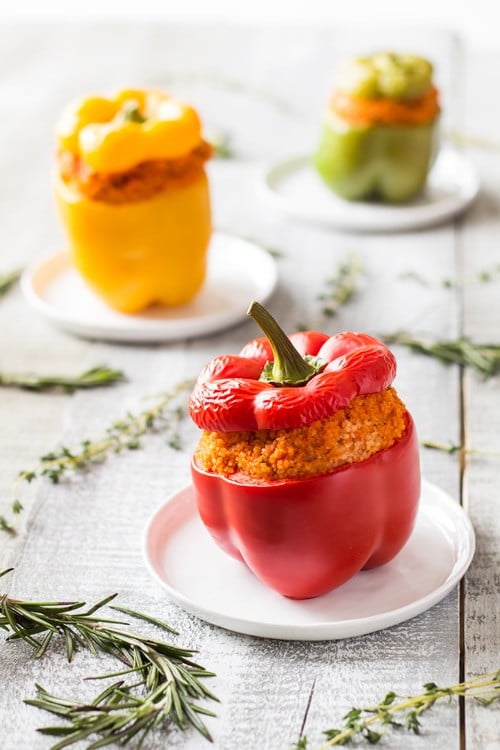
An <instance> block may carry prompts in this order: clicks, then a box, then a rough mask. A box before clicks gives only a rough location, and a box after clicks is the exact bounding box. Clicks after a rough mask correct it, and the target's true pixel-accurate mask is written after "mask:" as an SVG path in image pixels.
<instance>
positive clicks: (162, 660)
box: [0, 570, 218, 750]
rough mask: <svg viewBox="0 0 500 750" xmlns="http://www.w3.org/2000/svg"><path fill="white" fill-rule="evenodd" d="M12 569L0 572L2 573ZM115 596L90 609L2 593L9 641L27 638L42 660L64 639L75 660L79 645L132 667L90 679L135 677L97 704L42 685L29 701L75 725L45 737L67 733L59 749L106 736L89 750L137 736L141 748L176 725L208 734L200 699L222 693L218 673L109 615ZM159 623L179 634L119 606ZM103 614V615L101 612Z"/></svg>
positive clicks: (1, 613)
mask: <svg viewBox="0 0 500 750" xmlns="http://www.w3.org/2000/svg"><path fill="white" fill-rule="evenodd" d="M8 572H9V570H7V571H3V573H0V577H1V576H2V575H5V574H6V573H8ZM115 597H116V594H113V595H112V596H108V597H106V598H104V599H102V600H101V601H99V602H97V603H96V604H94V605H92V606H90V607H88V608H87V605H86V604H85V602H79V601H74V602H67V601H62V602H51V601H49V602H33V601H23V600H20V599H14V598H11V597H9V596H7V594H3V595H0V628H2V629H3V630H5V631H7V632H8V633H9V636H8V638H7V641H8V642H16V641H20V640H22V641H24V642H26V643H28V644H29V645H30V646H31V647H32V648H33V652H34V656H35V658H40V657H42V656H43V654H44V653H45V652H46V651H47V648H48V646H49V644H50V643H51V642H52V641H53V639H55V640H56V641H57V637H58V636H59V637H60V639H61V642H62V643H63V644H64V647H65V651H66V657H67V659H68V661H69V662H70V661H71V660H72V658H73V655H74V653H75V651H76V650H78V649H89V650H90V651H92V653H94V654H97V653H99V652H101V653H106V654H109V655H110V656H112V657H114V658H116V659H117V660H119V661H120V662H121V663H123V664H124V665H125V669H120V670H119V671H115V672H111V673H109V674H103V675H98V676H96V677H90V678H87V679H92V680H94V679H95V680H101V679H112V678H116V677H124V676H126V675H131V676H132V677H133V679H134V682H133V683H130V684H129V683H127V682H126V680H125V679H120V680H118V681H116V682H113V683H112V684H111V685H109V686H108V687H107V688H106V689H105V690H103V691H102V692H100V693H99V695H97V696H96V698H94V700H93V701H91V702H90V703H89V702H81V701H74V700H71V699H70V700H66V699H63V698H59V697H56V696H54V695H51V694H50V693H48V692H47V691H46V690H45V689H44V688H43V687H41V686H40V685H37V686H36V688H37V695H36V698H34V699H28V700H26V701H25V703H28V704H29V705H31V706H36V707H37V708H41V709H43V710H45V711H49V712H50V713H53V714H56V715H57V716H59V717H61V718H63V719H66V720H67V721H68V722H69V725H67V726H64V725H58V726H50V727H43V728H42V729H39V730H38V731H39V732H41V733H42V734H47V735H52V736H56V737H62V739H61V740H60V741H59V742H57V743H56V744H55V745H53V747H52V750H61V749H62V748H64V747H67V746H69V745H73V744H74V743H76V742H79V741H81V740H86V739H88V738H89V737H90V736H91V735H95V734H97V735H100V739H97V740H95V741H93V742H91V744H90V745H88V746H87V747H88V748H94V749H96V748H98V747H103V746H104V745H109V744H111V743H113V742H121V743H123V744H126V743H127V742H129V741H130V740H131V739H132V738H134V737H137V739H138V745H137V747H141V745H142V743H143V741H144V739H145V737H146V736H147V735H148V734H149V732H150V731H151V730H152V729H155V728H161V727H163V728H165V727H166V728H168V727H170V726H172V725H176V726H177V727H179V728H180V729H181V730H185V729H186V728H187V726H188V725H191V726H193V727H194V728H195V729H197V730H198V731H199V732H200V734H202V735H203V736H204V737H206V739H208V740H211V737H210V734H209V731H208V729H207V727H206V725H205V723H204V722H203V720H202V719H201V718H200V715H203V714H204V715H207V716H215V714H214V713H213V712H212V711H209V710H208V709H206V708H205V707H204V706H201V705H199V703H198V701H199V700H204V699H210V700H214V701H217V700H218V699H217V697H216V696H215V695H214V694H213V693H212V692H211V691H210V690H209V689H208V688H207V687H206V685H205V684H204V680H205V679H206V678H208V677H212V676H214V673H213V672H209V671H208V670H206V669H205V668H204V667H202V666H200V665H199V664H197V663H196V662H194V661H193V660H192V658H193V656H194V653H195V652H194V651H192V650H190V649H185V648H180V647H178V646H175V645H174V644H172V643H170V642H167V641H160V640H157V639H155V638H150V637H147V636H145V635H142V634H140V633H136V632H134V631H131V630H129V629H128V628H126V627H122V626H124V625H126V623H123V622H122V621H120V620H115V619H112V618H108V617H106V616H102V615H101V614H100V610H101V609H102V608H103V607H104V606H106V605H109V603H110V602H111V601H113V600H114V599H115ZM113 609H117V610H118V611H122V612H126V613H127V614H129V615H131V616H132V617H136V618H139V619H142V620H147V621H148V622H152V623H154V624H155V625H156V626H158V627H160V628H163V629H167V630H170V631H172V632H174V633H175V632H176V631H174V630H173V628H171V627H170V626H169V625H168V624H166V623H163V622H161V621H159V620H157V619H156V618H152V617H149V616H148V615H143V614H142V613H140V612H135V611H134V610H130V609H126V608H124V607H113ZM98 612H99V615H96V613H98Z"/></svg>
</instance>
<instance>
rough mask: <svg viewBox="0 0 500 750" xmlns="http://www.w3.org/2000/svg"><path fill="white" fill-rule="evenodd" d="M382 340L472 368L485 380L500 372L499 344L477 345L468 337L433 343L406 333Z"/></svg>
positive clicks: (392, 335)
mask: <svg viewBox="0 0 500 750" xmlns="http://www.w3.org/2000/svg"><path fill="white" fill-rule="evenodd" d="M382 338H383V340H384V341H385V342H386V343H387V344H400V345H401V346H406V347H408V348H409V349H411V350H412V351H415V352H419V353H420V354H425V355H426V356H428V357H434V358H435V359H438V360H440V361H441V362H445V363H455V364H457V365H461V366H462V367H471V368H472V369H474V370H476V371H477V372H479V373H481V374H482V375H484V376H485V378H489V377H491V376H492V375H495V374H496V373H497V372H499V371H500V345H499V344H475V343H473V342H472V341H471V340H470V339H468V338H467V337H462V338H458V339H455V340H443V341H434V342H432V341H426V340H424V339H420V338H413V337H412V336H411V335H410V334H409V333H406V332H405V331H398V332H397V333H394V334H386V335H384V336H383V337H382Z"/></svg>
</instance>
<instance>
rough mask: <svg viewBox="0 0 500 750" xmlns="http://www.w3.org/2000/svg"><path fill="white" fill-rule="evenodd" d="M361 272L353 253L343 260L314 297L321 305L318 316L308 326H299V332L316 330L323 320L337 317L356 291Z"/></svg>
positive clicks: (361, 266) (360, 263)
mask: <svg viewBox="0 0 500 750" xmlns="http://www.w3.org/2000/svg"><path fill="white" fill-rule="evenodd" d="M362 272H363V264H362V262H361V260H360V259H359V257H358V256H357V255H356V254H355V253H351V254H349V255H348V256H347V257H346V258H344V260H342V261H341V262H340V263H339V264H338V266H337V268H336V270H335V273H334V275H333V276H330V277H328V278H327V279H326V281H325V282H324V287H323V290H322V291H321V292H320V293H319V294H318V295H317V297H316V299H317V300H318V301H319V302H320V303H321V309H320V314H319V315H317V316H316V318H315V319H314V320H312V321H310V322H309V323H308V324H299V326H298V328H299V330H306V329H315V328H318V327H319V326H320V325H321V323H322V322H323V321H324V319H325V318H332V317H334V316H335V315H337V313H338V311H339V310H340V308H341V307H342V306H343V305H345V304H346V303H347V302H349V300H350V299H352V297H354V295H355V294H356V292H357V291H358V282H359V278H360V276H361V274H362Z"/></svg>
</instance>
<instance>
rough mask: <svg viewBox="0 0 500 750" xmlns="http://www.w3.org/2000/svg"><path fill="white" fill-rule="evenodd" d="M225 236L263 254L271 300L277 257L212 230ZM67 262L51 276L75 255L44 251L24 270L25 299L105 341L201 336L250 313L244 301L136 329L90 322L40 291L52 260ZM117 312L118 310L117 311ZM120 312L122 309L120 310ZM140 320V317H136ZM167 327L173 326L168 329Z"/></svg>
mask: <svg viewBox="0 0 500 750" xmlns="http://www.w3.org/2000/svg"><path fill="white" fill-rule="evenodd" d="M217 238H222V239H224V240H226V241H227V240H230V241H231V242H235V243H237V244H238V245H240V246H241V247H243V248H246V249H247V251H248V249H250V250H251V252H252V253H254V254H258V255H259V256H260V258H261V259H262V260H263V261H264V262H265V263H267V264H268V275H267V277H266V281H267V283H266V285H265V287H264V293H263V294H260V297H259V298H260V299H261V300H262V301H263V302H264V301H266V300H268V299H269V298H270V297H271V295H272V294H273V293H274V291H275V290H276V287H277V284H278V280H279V274H278V267H277V263H276V260H275V259H274V258H273V257H272V256H271V255H270V254H269V253H268V252H267V251H266V250H265V248H264V247H263V246H262V245H261V244H259V243H258V242H256V241H253V240H249V239H246V238H244V237H239V236H238V235H237V234H233V233H231V232H228V231H219V230H216V231H214V232H213V234H212V238H211V241H213V239H217ZM58 259H59V261H60V262H61V263H63V262H64V261H66V263H65V265H64V268H62V269H61V270H60V271H59V272H57V273H54V274H53V276H52V277H51V278H55V277H56V276H57V275H58V274H60V273H62V272H63V271H66V270H67V269H68V267H69V266H70V265H71V255H70V253H69V251H67V250H61V251H59V252H54V253H51V254H47V255H44V256H43V257H42V258H40V259H38V260H36V261H34V262H33V263H31V264H30V265H28V266H27V268H26V269H25V270H24V271H23V273H22V275H21V280H20V285H21V290H22V293H23V296H24V299H25V300H26V301H27V302H28V304H29V305H30V306H31V307H32V308H33V309H34V310H36V311H37V312H38V313H39V314H41V315H42V316H43V317H44V318H45V319H46V320H48V321H50V322H51V323H52V324H53V325H55V326H56V327H58V328H59V329H62V330H64V331H67V332H69V333H71V334H73V335H76V336H79V337H82V338H86V339H91V340H101V341H118V342H130V343H139V344H140V343H148V342H169V341H182V340H190V339H194V338H199V337H202V336H209V335H211V334H214V333H217V332H219V331H223V330H226V329H228V328H231V327H232V326H234V325H237V324H238V323H239V322H243V321H244V320H245V317H246V307H245V306H244V305H243V306H242V308H241V312H240V311H238V310H236V309H234V310H233V311H232V312H230V313H226V312H219V313H213V314H212V315H210V316H200V317H199V318H195V319H190V318H187V319H186V318H184V319H183V318H176V319H174V320H173V321H165V320H158V319H152V320H149V321H148V320H145V321H144V323H143V326H142V327H138V328H137V329H136V330H131V329H127V328H126V327H124V328H121V327H116V328H113V324H110V323H109V322H106V323H103V324H101V325H95V324H93V323H90V324H89V323H86V322H85V321H84V320H82V318H81V317H74V316H72V315H69V316H67V315H64V314H61V313H60V312H59V310H58V309H57V308H55V307H54V306H53V305H51V304H50V302H48V301H47V300H46V299H45V298H44V297H43V296H42V295H40V294H39V293H38V292H37V291H36V289H35V284H34V280H35V278H36V275H37V274H39V273H40V272H41V271H42V270H43V269H44V268H45V267H46V266H47V265H48V264H49V263H51V262H54V261H57V260H58ZM113 312H115V311H113ZM117 314H120V313H117ZM135 320H137V318H136V319H135ZM185 321H188V323H192V326H191V328H190V330H188V331H185V332H184V333H181V334H180V335H179V334H176V333H175V331H176V329H178V327H179V325H180V324H182V323H183V322H184V324H185ZM165 328H168V329H171V330H170V331H169V330H167V331H166V330H165Z"/></svg>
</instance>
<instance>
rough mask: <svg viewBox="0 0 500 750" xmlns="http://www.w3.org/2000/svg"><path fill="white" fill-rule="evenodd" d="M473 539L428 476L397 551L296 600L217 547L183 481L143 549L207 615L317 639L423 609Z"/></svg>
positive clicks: (457, 573)
mask: <svg viewBox="0 0 500 750" xmlns="http://www.w3.org/2000/svg"><path fill="white" fill-rule="evenodd" d="M474 547H475V539H474V531H473V528H472V525H471V523H470V521H469V519H468V517H467V516H466V514H465V513H464V511H463V510H462V508H461V507H460V506H459V505H458V503H456V502H455V501H454V500H452V498H451V497H449V496H448V495H447V494H446V493H445V492H443V491H442V490H440V489H439V488H438V487H436V486H434V485H432V484H430V483H429V482H424V483H423V485H422V494H421V498H420V508H419V512H418V516H417V522H416V525H415V529H414V531H413V533H412V535H411V537H410V539H409V541H408V542H407V544H406V546H405V547H404V548H403V549H402V550H401V552H400V553H399V555H397V556H396V557H395V558H394V560H392V561H391V562H390V563H387V565H383V566H381V567H380V568H374V569H373V570H364V571H361V573H358V575H356V576H355V577H354V578H352V579H351V580H350V581H348V582H347V583H345V584H344V585H343V586H340V587H339V588H338V589H335V590H334V591H331V592H330V593H328V594H325V595H324V596H321V597H318V598H316V599H307V600H304V601H294V600H291V599H286V598H285V597H283V596H280V594H277V593H276V592H274V591H272V590H271V589H269V588H267V587H266V586H264V584H263V583H261V582H260V581H259V580H258V579H257V578H255V576H254V575H253V574H252V573H251V572H250V571H249V570H248V568H247V567H246V566H245V565H244V564H243V563H242V562H239V561H238V560H235V559H233V558H231V557H229V556H228V555H226V553H225V552H222V550H220V549H219V548H218V547H217V545H216V544H215V542H214V541H213V540H212V538H211V537H210V536H209V534H208V532H207V531H206V529H205V527H204V526H203V524H202V523H201V521H200V519H199V517H198V513H197V510H196V506H195V501H194V497H193V491H192V488H191V487H186V488H184V489H182V490H180V491H179V492H177V493H175V494H174V495H172V496H171V497H170V498H169V499H168V500H167V501H166V502H165V503H164V504H163V505H162V506H161V507H160V508H159V509H158V510H157V511H156V512H155V513H154V515H153V516H152V518H151V519H150V521H149V523H148V524H147V526H146V530H145V535H144V546H143V554H144V559H145V562H146V565H147V567H148V569H149V571H150V572H151V573H152V575H153V576H154V577H155V578H156V579H157V580H158V581H159V582H160V584H161V585H162V586H163V587H164V588H165V589H166V590H167V592H168V593H169V595H170V596H171V597H172V598H173V599H175V601H177V602H178V603H179V604H180V605H181V606H182V607H183V608H184V609H186V610H187V611H188V612H191V613H193V614H195V615H197V616H198V617H201V618H202V619H203V620H207V621H208V622H211V623H213V624H215V625H220V626H221V627H223V628H228V629H229V630H234V631H236V632H237V633H246V634H248V635H256V636H261V637H264V638H284V639H287V640H289V639H291V640H307V641H321V640H331V639H337V638H349V637H351V636H356V635H363V634H364V633H371V632H373V631H375V630H381V629H382V628H387V627H389V626H391V625H395V624H397V623H398V622H403V621H404V620H408V619H410V618H411V617H415V615H418V614H420V613H421V612H424V611H425V610H426V609H429V607H432V605H433V604H436V602H438V601H440V600H441V599H443V597H445V596H446V594H448V592H450V591H451V590H452V589H453V588H454V586H456V584H457V583H458V582H459V580H460V579H461V578H462V576H463V575H464V573H465V571H466V570H467V568H468V567H469V564H470V562H471V560H472V557H473V555H474Z"/></svg>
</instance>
